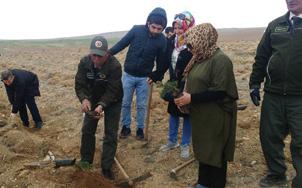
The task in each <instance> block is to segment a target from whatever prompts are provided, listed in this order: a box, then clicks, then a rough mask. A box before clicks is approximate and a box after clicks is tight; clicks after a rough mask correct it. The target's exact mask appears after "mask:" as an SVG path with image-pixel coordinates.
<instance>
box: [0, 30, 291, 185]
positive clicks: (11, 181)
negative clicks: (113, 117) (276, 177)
mask: <svg viewBox="0 0 302 188" xmlns="http://www.w3.org/2000/svg"><path fill="white" fill-rule="evenodd" d="M262 32H263V29H259V28H258V29H254V30H244V29H242V30H236V29H235V30H231V29H230V30H220V41H219V45H220V47H221V48H222V49H223V51H224V52H225V53H227V54H228V55H229V56H230V57H231V59H232V60H233V63H234V70H235V74H236V80H237V86H238V89H239V94H240V100H239V103H241V104H247V105H248V108H247V109H246V110H245V111H240V112H239V114H238V126H237V127H238V128H237V139H236V154H235V161H234V162H232V163H230V165H229V168H228V183H227V187H228V188H242V187H248V188H252V187H259V186H258V181H259V180H260V178H261V177H262V176H263V175H264V174H265V172H266V166H265V161H264V158H263V155H262V151H261V147H260V144H259V134H258V127H259V112H260V108H256V107H254V106H253V105H252V103H251V102H250V99H249V90H248V79H249V75H250V73H251V66H252V63H253V58H254V56H255V49H256V46H257V44H258V41H259V39H260V38H259V37H260V36H261V35H262ZM87 41H88V42H87ZM88 47H89V40H80V41H72V40H67V41H66V40H56V41H44V42H43V41H42V42H41V41H38V42H37V41H36V42H33V41H27V42H16V41H15V42H5V41H0V53H1V56H0V70H3V69H4V68H24V69H27V70H31V71H33V72H35V73H37V74H38V76H39V78H40V83H41V87H40V89H41V93H42V97H40V98H38V100H37V103H38V106H39V108H40V112H41V114H42V118H43V119H44V122H45V126H44V127H43V128H42V130H39V131H37V130H35V129H34V128H29V129H25V128H23V127H22V126H20V125H19V126H17V127H13V126H11V125H9V124H7V125H5V126H4V127H0V187H1V188H10V187H18V188H19V187H22V188H26V187H30V188H40V187H45V188H46V187H50V188H61V187H62V188H63V187H79V188H80V187H81V188H85V187H87V188H92V187H106V188H107V187H114V186H113V183H115V182H107V181H106V180H104V179H103V178H102V176H100V167H99V166H100V162H99V161H100V160H99V159H100V152H101V146H100V144H101V138H102V135H103V122H102V121H100V123H99V126H98V133H97V149H96V154H95V161H94V164H93V170H92V171H91V172H81V171H79V170H77V169H76V168H75V167H61V168H58V169H55V168H53V166H52V165H48V166H45V167H41V168H28V167H26V165H27V164H29V163H32V162H37V161H41V160H43V159H44V157H45V155H46V154H47V152H48V151H51V152H52V153H53V154H54V155H55V156H56V158H58V159H59V158H77V159H80V155H79V146H80V131H81V126H82V113H81V111H80V103H79V101H78V99H77V98H76V96H75V92H74V75H75V72H76V69H77V64H78V63H79V60H80V58H81V57H82V56H83V55H85V54H86V53H87V52H88ZM124 56H125V51H124V52H123V53H120V54H119V55H118V58H119V59H120V60H121V62H123V59H124ZM0 87H1V88H0V125H1V124H5V123H6V122H7V121H8V117H9V114H10V105H9V103H8V101H7V97H6V93H5V89H4V86H3V84H2V83H1V84H0ZM159 90H160V88H158V87H155V88H154V91H153V101H152V105H151V109H152V112H151V117H150V127H149V135H150V141H149V143H148V145H146V144H145V143H144V142H141V141H137V140H136V139H135V138H134V136H135V135H134V134H132V136H131V137H130V138H128V139H126V140H119V143H118V150H117V158H118V159H119V161H120V163H121V164H122V165H123V167H124V168H125V170H126V172H127V173H128V174H129V176H130V177H132V178H134V177H138V176H140V175H142V174H143V173H145V172H151V173H152V177H150V178H148V179H146V180H144V181H141V182H138V183H137V184H136V187H138V188H152V187H158V188H165V187H167V188H168V187H186V186H188V185H190V184H192V183H194V182H196V179H197V167H198V165H197V163H193V164H191V165H189V166H188V167H186V168H184V169H183V170H181V171H180V172H179V173H178V176H177V180H174V179H172V178H170V176H169V173H170V170H171V169H172V168H175V167H176V166H178V165H180V164H182V163H183V162H184V161H182V160H181V159H180V157H179V155H180V150H179V148H178V149H175V150H173V151H169V152H166V153H162V152H159V151H158V149H159V147H160V146H161V145H162V144H164V143H165V142H166V140H167V131H168V114H167V113H166V108H167V104H166V103H165V102H164V101H163V100H161V99H160V98H159ZM132 116H133V125H132V127H133V130H134V128H135V114H134V113H133V114H132ZM289 142H290V139H289V138H288V139H287V140H286V143H287V145H286V161H287V163H288V167H289V170H288V173H287V175H288V177H289V179H291V178H292V177H293V176H294V171H293V168H292V165H291V157H290V154H289V149H288V145H289ZM114 172H115V173H116V174H117V179H118V180H122V179H123V176H122V174H121V172H120V171H119V170H118V168H117V167H116V166H114Z"/></svg>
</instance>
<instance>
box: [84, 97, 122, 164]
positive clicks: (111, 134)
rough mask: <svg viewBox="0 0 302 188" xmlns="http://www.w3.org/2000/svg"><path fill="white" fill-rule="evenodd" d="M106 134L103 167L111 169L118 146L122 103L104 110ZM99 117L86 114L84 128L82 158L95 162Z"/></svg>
mask: <svg viewBox="0 0 302 188" xmlns="http://www.w3.org/2000/svg"><path fill="white" fill-rule="evenodd" d="M104 113H105V116H104V125H105V130H104V131H105V136H104V140H103V152H102V161H101V167H102V168H103V169H111V166H112V164H113V163H114V156H115V152H116V148H117V135H118V133H117V132H118V127H119V120H120V114H121V103H115V104H113V105H112V106H109V107H106V108H105V110H104ZM98 121H99V120H98V119H92V118H90V117H88V116H87V115H85V117H84V123H83V128H82V140H81V158H82V159H81V160H82V161H87V162H89V163H91V164H92V163H93V158H94V152H95V132H96V129H97V124H98Z"/></svg>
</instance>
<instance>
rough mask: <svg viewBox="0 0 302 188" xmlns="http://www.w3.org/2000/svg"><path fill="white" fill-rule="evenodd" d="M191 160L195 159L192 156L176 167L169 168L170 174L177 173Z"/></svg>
mask: <svg viewBox="0 0 302 188" xmlns="http://www.w3.org/2000/svg"><path fill="white" fill-rule="evenodd" d="M193 161H195V159H194V158H193V159H190V160H188V161H187V162H185V163H183V164H181V165H179V166H178V167H176V168H173V169H172V170H171V174H173V175H176V173H177V172H178V171H179V170H180V169H182V168H184V167H186V166H187V165H189V164H191V163H192V162H193Z"/></svg>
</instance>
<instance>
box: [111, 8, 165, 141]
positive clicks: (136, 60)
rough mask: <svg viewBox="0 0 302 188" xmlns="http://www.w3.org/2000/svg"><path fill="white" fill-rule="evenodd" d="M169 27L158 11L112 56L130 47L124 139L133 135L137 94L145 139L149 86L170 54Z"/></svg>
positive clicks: (125, 82)
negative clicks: (132, 126)
mask: <svg viewBox="0 0 302 188" xmlns="http://www.w3.org/2000/svg"><path fill="white" fill-rule="evenodd" d="M166 25H167V18H166V11H165V10H164V9H162V8H155V9H154V10H153V11H152V12H151V13H150V14H149V16H148V18H147V22H146V24H145V25H135V26H134V27H133V28H132V29H131V30H130V31H129V32H128V33H127V34H126V35H125V36H124V37H123V38H122V39H121V40H120V41H119V42H118V43H117V44H115V45H114V46H113V47H112V48H111V49H110V50H109V53H110V54H112V55H115V54H117V53H118V52H120V51H121V50H123V49H124V48H126V47H127V46H129V49H128V52H127V56H126V60H125V63H124V74H123V90H124V98H123V103H122V130H121V134H120V137H121V138H126V137H128V136H129V135H130V134H131V129H130V125H131V104H132V98H133V93H134V91H135V92H136V102H137V103H136V106H137V108H136V111H137V112H136V113H137V114H136V120H137V129H136V138H137V139H143V138H144V131H143V129H144V120H145V115H146V108H147V98H148V82H149V83H152V82H156V81H157V80H160V79H162V78H160V77H158V75H159V74H158V73H157V71H154V72H152V70H153V67H154V62H155V61H156V67H157V69H160V66H161V64H163V60H164V53H165V50H166V39H165V36H164V35H163V34H162V31H163V29H164V28H165V27H166Z"/></svg>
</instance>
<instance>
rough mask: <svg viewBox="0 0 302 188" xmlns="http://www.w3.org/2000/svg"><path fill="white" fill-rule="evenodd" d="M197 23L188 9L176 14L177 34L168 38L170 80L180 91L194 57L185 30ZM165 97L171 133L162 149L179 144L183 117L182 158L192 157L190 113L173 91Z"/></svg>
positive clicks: (165, 149) (174, 24)
mask: <svg viewBox="0 0 302 188" xmlns="http://www.w3.org/2000/svg"><path fill="white" fill-rule="evenodd" d="M194 23H195V20H194V17H193V16H192V14H191V13H190V12H188V11H185V12H182V13H180V14H176V15H175V18H174V21H173V23H172V26H173V28H174V32H175V35H173V36H172V37H171V38H170V39H168V40H167V51H166V54H167V57H166V62H168V64H169V73H170V80H169V81H168V82H171V81H172V82H173V81H175V82H177V89H178V90H179V92H182V91H183V87H184V82H185V81H184V80H183V75H182V74H183V71H184V69H185V67H186V66H187V64H188V63H189V61H190V59H191V58H192V54H191V52H190V51H189V50H188V48H187V39H186V35H185V32H186V31H187V30H188V29H189V28H190V27H193V26H194ZM164 99H165V100H166V101H168V102H169V104H168V113H169V114H170V119H169V134H168V142H167V143H166V144H165V145H163V146H161V148H160V150H161V151H167V150H170V149H174V148H176V147H178V146H179V144H178V142H177V137H178V136H177V135H178V127H179V120H180V118H179V117H183V129H182V140H181V145H180V146H181V153H180V156H181V158H182V159H188V158H189V157H190V153H189V149H190V148H189V146H190V142H191V125H190V121H189V115H188V114H184V113H182V112H181V111H180V110H179V109H178V107H177V106H176V105H175V103H174V96H173V94H172V92H168V93H166V95H165V97H164Z"/></svg>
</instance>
